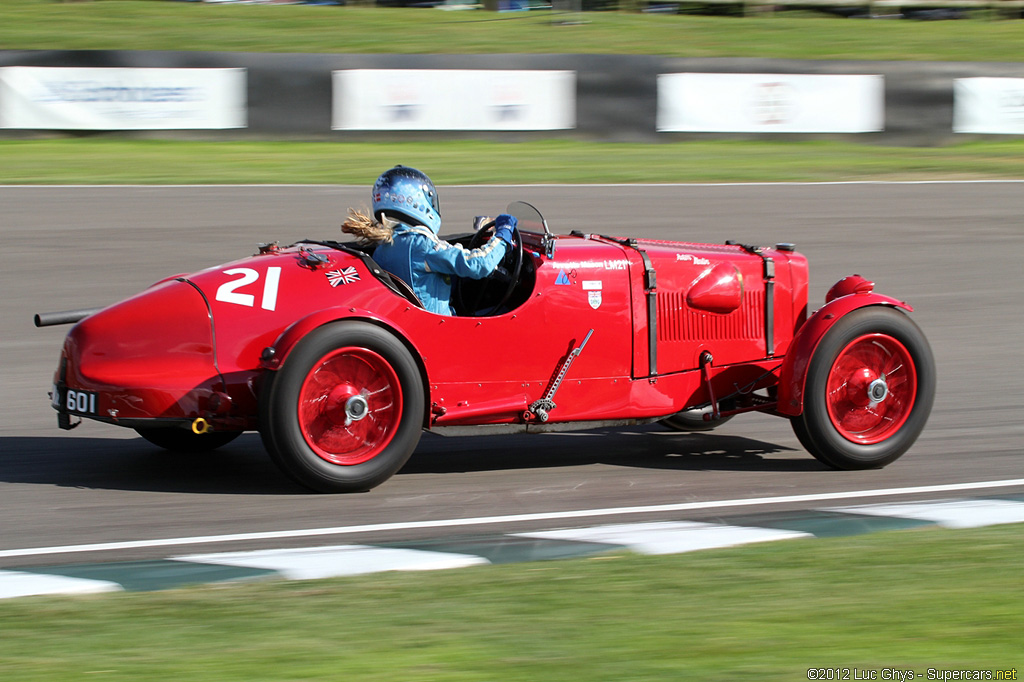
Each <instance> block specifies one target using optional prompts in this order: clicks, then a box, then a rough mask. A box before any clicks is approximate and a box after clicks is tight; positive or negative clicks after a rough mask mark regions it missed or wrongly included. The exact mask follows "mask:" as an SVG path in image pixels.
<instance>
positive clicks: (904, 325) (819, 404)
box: [791, 306, 936, 470]
mask: <svg viewBox="0 0 1024 682" xmlns="http://www.w3.org/2000/svg"><path fill="white" fill-rule="evenodd" d="M935 385H936V378H935V360H934V357H933V356H932V351H931V347H930V346H929V345H928V341H927V339H925V337H924V334H923V333H922V332H921V330H920V329H919V328H918V326H917V325H916V324H914V322H913V321H912V320H911V319H910V318H909V317H907V315H906V314H904V313H902V312H900V311H898V310H895V309H893V308H888V307H883V306H870V307H867V308H861V309H858V310H855V311H853V312H851V313H849V314H847V315H845V316H844V317H843V318H841V319H840V320H839V321H838V322H836V324H835V325H834V326H833V327H832V328H831V329H829V330H828V332H826V334H825V337H824V338H823V339H822V340H821V342H820V343H819V345H818V347H817V348H816V349H815V351H814V355H813V356H812V357H811V362H810V364H809V366H808V371H807V382H806V385H805V389H804V410H803V414H801V415H800V416H798V417H793V418H792V420H791V422H792V425H793V432H794V433H795V434H796V436H797V439H798V440H799V441H800V444H801V445H803V446H804V447H805V448H807V450H808V451H809V452H810V453H811V454H812V455H814V457H816V458H817V459H818V460H820V461H821V462H823V463H825V464H827V465H828V466H830V467H833V468H836V469H847V470H851V469H873V468H879V467H883V466H885V465H887V464H889V463H891V462H893V461H894V460H896V459H897V458H899V457H900V456H901V455H902V454H903V453H904V452H906V451H907V450H908V449H909V448H910V446H911V445H913V444H914V441H916V440H917V437H918V436H919V435H920V434H921V431H922V430H923V429H924V426H925V423H926V422H927V421H928V416H929V415H930V414H931V408H932V402H933V401H934V398H935Z"/></svg>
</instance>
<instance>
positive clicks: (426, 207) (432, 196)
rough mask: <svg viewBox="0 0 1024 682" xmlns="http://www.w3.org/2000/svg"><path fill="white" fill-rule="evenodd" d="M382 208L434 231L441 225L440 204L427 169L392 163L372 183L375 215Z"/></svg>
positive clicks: (377, 214) (378, 215) (377, 215)
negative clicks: (426, 171)
mask: <svg viewBox="0 0 1024 682" xmlns="http://www.w3.org/2000/svg"><path fill="white" fill-rule="evenodd" d="M382 211H387V212H388V213H397V214H399V215H398V218H405V219H407V220H408V222H410V223H412V224H416V225H423V226H425V227H428V228H430V229H431V230H433V231H434V233H435V234H437V231H438V230H440V229H441V207H440V204H439V202H438V200H437V190H436V189H434V183H432V182H431V181H430V178H428V177H427V175H426V173H423V172H421V171H418V170H416V169H415V168H408V167H406V166H395V167H394V168H392V169H391V170H389V171H385V172H384V174H383V175H381V176H380V177H379V178H377V182H375V183H373V215H374V216H376V217H377V218H378V219H379V218H380V214H381V212H382Z"/></svg>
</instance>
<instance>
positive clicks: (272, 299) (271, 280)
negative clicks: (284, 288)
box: [215, 267, 281, 310]
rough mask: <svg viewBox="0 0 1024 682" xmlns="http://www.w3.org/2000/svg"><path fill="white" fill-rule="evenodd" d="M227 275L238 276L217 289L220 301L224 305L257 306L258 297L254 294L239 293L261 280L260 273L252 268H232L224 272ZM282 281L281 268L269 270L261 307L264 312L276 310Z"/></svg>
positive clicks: (264, 283)
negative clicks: (278, 288)
mask: <svg viewBox="0 0 1024 682" xmlns="http://www.w3.org/2000/svg"><path fill="white" fill-rule="evenodd" d="M224 274H225V275H238V277H236V278H235V279H233V280H230V281H228V282H224V284H221V285H220V286H219V287H217V296H216V297H215V298H216V299H217V300H218V301H223V302H224V303H235V304H237V305H244V306H248V307H250V308H252V307H253V306H254V305H256V297H255V296H254V295H253V294H244V293H241V292H240V291H238V290H239V289H241V288H243V287H246V286H248V285H250V284H252V283H253V282H255V281H256V280H258V279H259V278H260V273H258V272H256V271H255V270H253V269H252V268H231V269H230V270H225V271H224ZM280 281H281V268H279V267H273V268H267V278H266V279H265V280H263V298H262V300H261V301H260V307H261V308H263V309H264V310H274V309H275V308H276V307H277V285H278V283H279V282H280Z"/></svg>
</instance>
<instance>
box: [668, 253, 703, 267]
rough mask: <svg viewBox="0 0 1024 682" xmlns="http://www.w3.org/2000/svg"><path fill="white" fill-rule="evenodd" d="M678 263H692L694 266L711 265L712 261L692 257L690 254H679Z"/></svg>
mask: <svg viewBox="0 0 1024 682" xmlns="http://www.w3.org/2000/svg"><path fill="white" fill-rule="evenodd" d="M676 261H677V262H681V263H690V262H692V263H693V264H694V265H711V261H709V260H708V259H707V258H701V257H700V256H692V255H690V254H688V253H677V254H676Z"/></svg>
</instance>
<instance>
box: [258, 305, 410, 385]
mask: <svg viewBox="0 0 1024 682" xmlns="http://www.w3.org/2000/svg"><path fill="white" fill-rule="evenodd" d="M338 320H362V321H364V322H371V323H373V324H376V325H377V326H380V327H384V328H385V329H387V330H388V331H390V332H391V333H393V334H394V335H395V336H396V337H398V339H400V340H401V341H402V343H404V344H405V345H406V346H408V347H409V350H410V351H411V352H412V354H413V357H414V358H420V357H422V356H421V355H420V352H419V349H418V348H417V347H416V346H415V345H414V344H413V343H412V342H411V341H410V340H409V335H408V334H405V333H404V332H403V330H401V329H398V328H396V327H395V326H394V325H392V324H390V323H388V322H387V321H385V320H382V319H381V318H380V316H379V315H375V314H374V313H371V312H370V311H368V310H362V309H359V308H352V307H350V306H338V307H336V308H325V309H323V310H318V311H316V312H314V313H311V314H309V315H307V316H306V317H303V318H301V319H299V320H296V321H295V322H293V323H292V324H290V325H288V328H287V329H285V330H284V331H283V332H281V335H280V336H279V337H277V340H276V341H274V345H273V346H271V348H273V349H274V350H273V354H271V355H267V353H266V351H264V356H263V357H262V358H261V364H262V365H263V367H264V368H266V369H270V370H278V369H280V368H281V365H283V364H284V361H285V359H286V358H287V357H288V354H289V353H291V351H292V349H293V348H294V347H295V344H297V343H298V342H299V341H300V340H302V338H303V337H305V336H306V334H308V333H309V332H311V331H313V330H314V329H316V328H317V327H322V326H323V325H325V324H327V323H329V322H336V321H338Z"/></svg>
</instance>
